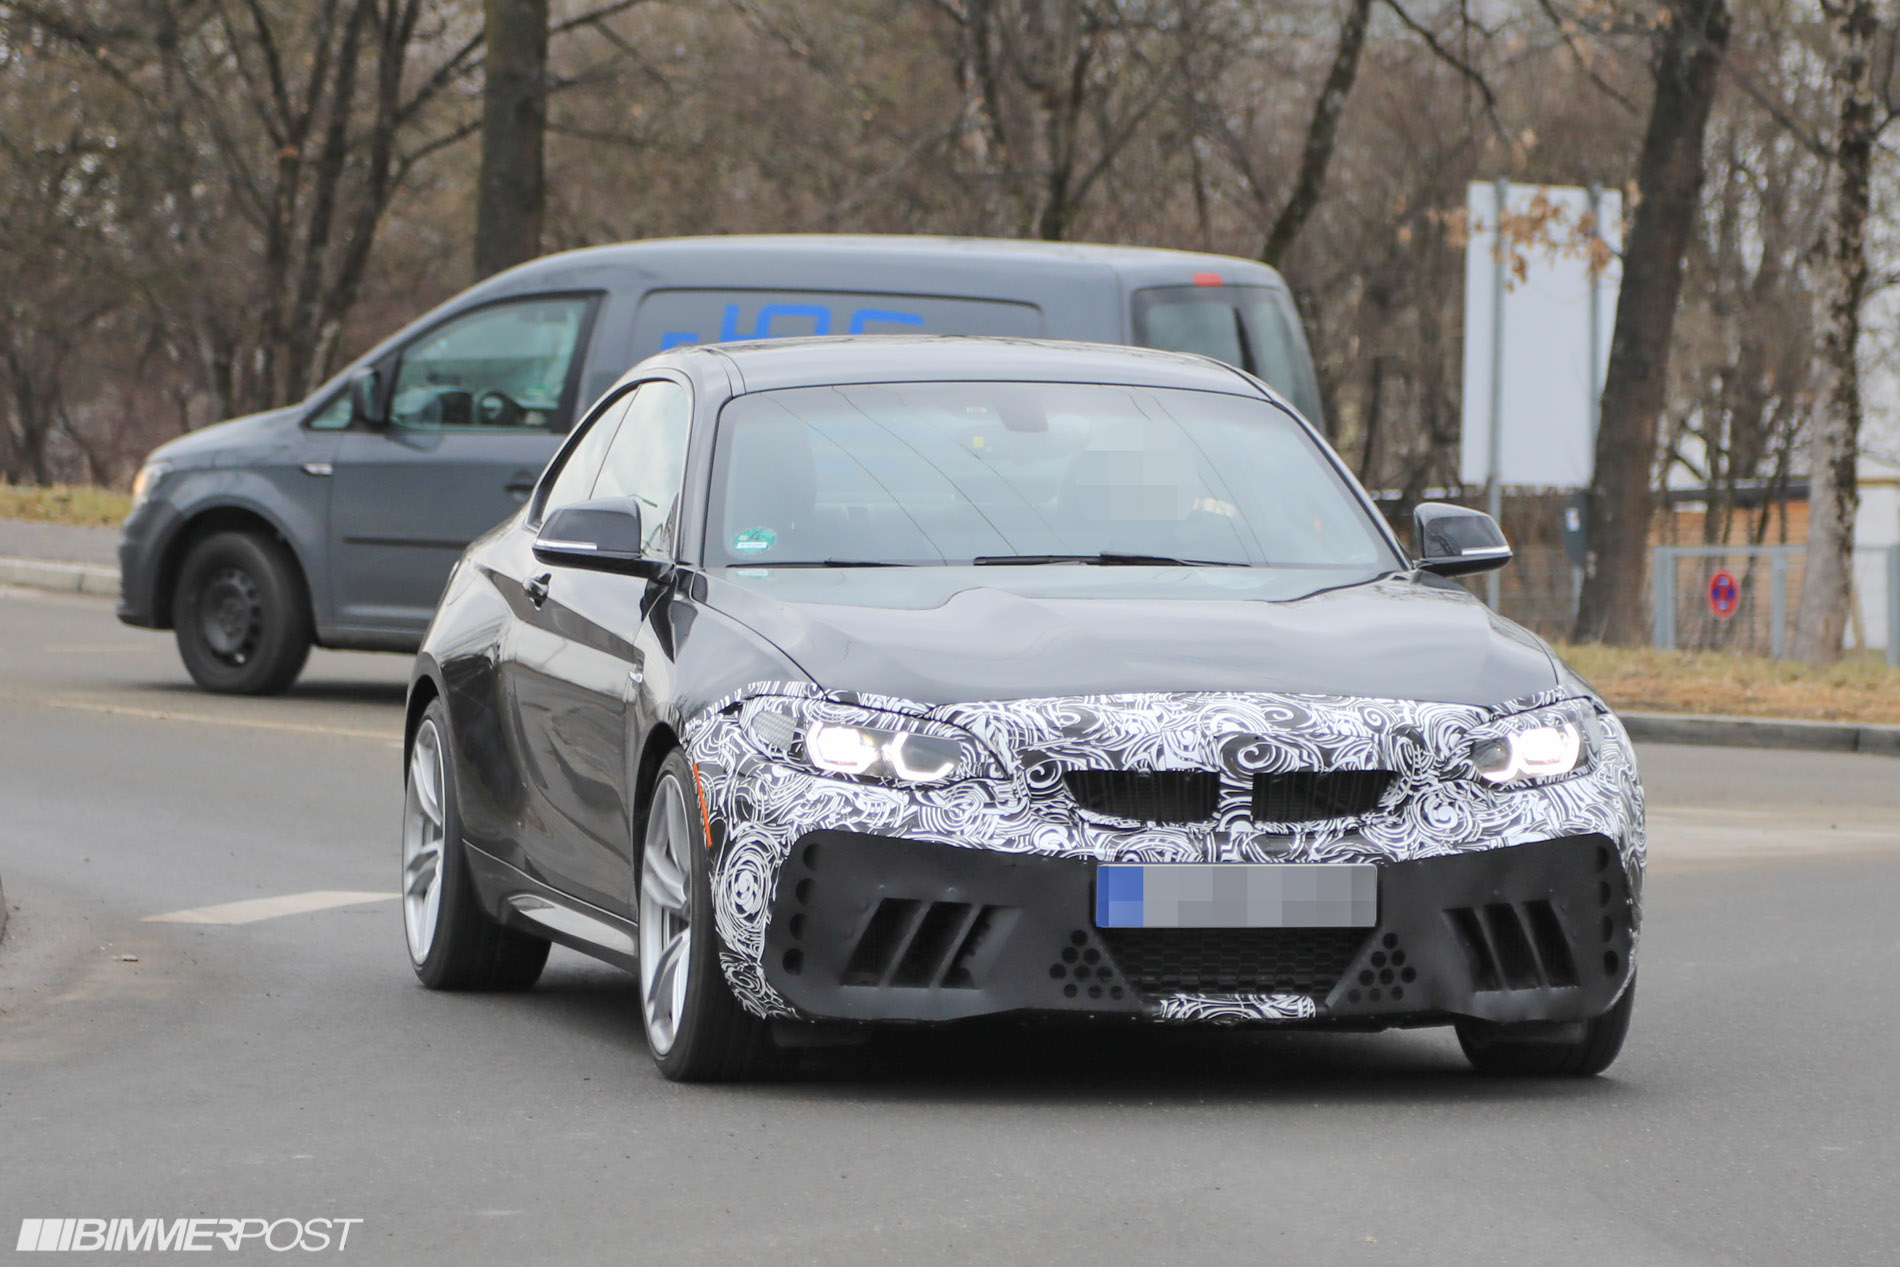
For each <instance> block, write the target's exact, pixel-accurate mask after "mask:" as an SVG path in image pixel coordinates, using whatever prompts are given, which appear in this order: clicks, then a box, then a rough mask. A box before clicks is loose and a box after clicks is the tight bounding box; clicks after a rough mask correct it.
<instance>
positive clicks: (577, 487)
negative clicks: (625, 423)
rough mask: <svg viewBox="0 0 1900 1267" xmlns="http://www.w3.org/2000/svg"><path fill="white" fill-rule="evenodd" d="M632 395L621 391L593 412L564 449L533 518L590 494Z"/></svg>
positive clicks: (578, 500)
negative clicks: (565, 452)
mask: <svg viewBox="0 0 1900 1267" xmlns="http://www.w3.org/2000/svg"><path fill="white" fill-rule="evenodd" d="M633 397H634V393H633V392H622V393H621V394H620V395H619V396H616V397H615V398H614V399H613V401H611V402H610V403H609V404H608V405H607V407H606V408H605V409H603V410H601V411H600V413H598V414H596V415H595V416H594V420H593V421H592V422H591V423H587V424H585V426H586V427H587V430H586V431H584V432H582V433H581V437H580V439H579V440H576V441H575V442H574V447H573V448H571V449H569V450H568V451H567V460H566V461H564V462H562V463H561V469H560V470H558V471H556V472H555V473H554V482H553V483H551V484H549V485H548V491H547V494H546V496H544V497H543V498H542V499H541V508H540V511H539V513H538V514H537V515H536V518H541V517H543V516H545V515H546V514H547V513H548V512H549V511H550V510H557V509H559V508H560V507H562V506H572V505H573V504H574V503H575V502H584V501H586V500H587V499H588V497H589V496H590V495H591V494H590V491H589V490H591V489H592V488H593V487H594V477H595V476H597V475H599V474H600V459H601V456H602V455H603V454H605V453H606V452H607V446H608V444H610V443H611V442H612V441H613V438H614V432H615V431H617V430H618V429H619V427H620V420H621V419H622V418H625V417H626V416H627V407H628V406H630V405H631V404H633Z"/></svg>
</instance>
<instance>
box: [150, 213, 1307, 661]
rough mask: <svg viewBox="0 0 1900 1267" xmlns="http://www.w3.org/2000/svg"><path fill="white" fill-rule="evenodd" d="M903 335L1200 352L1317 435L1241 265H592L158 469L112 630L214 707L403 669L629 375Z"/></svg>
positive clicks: (468, 295)
mask: <svg viewBox="0 0 1900 1267" xmlns="http://www.w3.org/2000/svg"><path fill="white" fill-rule="evenodd" d="M907 332H908V333H917V334H978V335H1001V336H1027V337H1049V338H1063V339H1076V340H1083V341H1089V342H1100V343H1133V344H1140V345H1145V346H1148V347H1158V348H1167V349H1170V350H1174V351H1186V352H1200V353H1204V354H1206V355H1209V356H1213V357H1216V358H1218V359H1220V360H1223V361H1227V362H1229V363H1230V364H1233V365H1235V366H1237V367H1239V368H1240V369H1243V370H1246V371H1247V372H1249V373H1252V374H1254V375H1257V376H1258V377H1260V378H1262V379H1264V380H1265V381H1266V382H1267V383H1268V384H1269V385H1270V386H1272V387H1274V388H1275V389H1277V390H1278V392H1279V393H1280V394H1281V395H1282V396H1284V397H1285V398H1286V399H1287V400H1288V401H1290V402H1291V403H1292V404H1293V405H1294V406H1295V407H1296V408H1298V409H1299V410H1300V412H1302V413H1304V414H1305V415H1306V416H1307V417H1308V418H1310V419H1313V420H1314V421H1315V422H1318V420H1319V402H1318V399H1317V390H1316V386H1315V382H1314V377H1313V365H1312V357H1311V355H1310V354H1309V352H1308V350H1307V346H1306V340H1305V338H1304V336H1303V335H1302V333H1301V329H1300V323H1299V318H1298V316H1297V314H1296V313H1295V310H1294V307H1293V303H1292V299H1291V297H1290V296H1289V294H1288V292H1287V289H1286V285H1285V283H1284V282H1282V281H1281V279H1280V277H1279V275H1278V274H1277V273H1275V272H1274V271H1273V270H1272V269H1270V268H1268V267H1266V266H1265V265H1262V264H1258V263H1254V262H1253V261H1250V260H1242V259H1234V258H1230V257H1227V256H1218V255H1198V254H1191V253H1187V252H1182V251H1162V250H1147V249H1141V248H1133V247H1110V246H1078V245H1069V244H1063V243H1043V242H1015V241H998V240H983V239H955V238H925V237H829V236H779V237H717V238H677V239H670V240H659V241H649V242H633V243H625V244H622V245H618V246H602V247H593V248H589V249H586V250H580V251H569V252H566V253H565V254H561V255H553V256H549V257H547V258H545V259H539V260H535V261H533V262H531V263H528V264H523V265H521V266H520V267H518V268H514V269H510V270H509V271H508V272H505V273H501V274H499V275H497V276H495V277H492V278H489V279H488V280H487V281H485V282H482V283H481V284H479V285H477V286H474V287H471V288H470V289H468V290H466V291H464V292H462V293H461V294H459V295H457V296H456V297H455V298H453V299H451V300H449V301H448V302H447V303H445V304H443V305H441V306H440V307H438V308H436V309H435V310H434V311H432V312H430V313H428V314H426V315H425V316H423V317H421V318H420V319H419V320H417V321H415V322H412V323H411V324H410V325H408V326H406V327H405V328H404V329H403V330H402V331H401V332H399V333H398V334H396V335H395V336H393V337H392V338H390V339H387V340H385V341H384V342H383V343H381V344H379V345H378V346H377V347H375V348H374V349H372V350H371V351H370V352H369V353H367V354H366V355H364V356H363V357H362V358H360V359H359V360H358V361H356V362H355V363H354V364H352V365H351V366H350V367H349V368H347V369H345V370H344V371H343V372H342V373H341V374H339V375H337V376H336V377H335V378H334V379H332V380H330V382H328V383H326V384H325V385H324V386H323V387H322V388H321V389H319V390H318V391H317V392H316V393H314V394H313V395H312V396H311V397H310V398H309V399H308V400H306V401H304V402H303V403H301V404H298V405H293V406H290V407H288V408H285V409H277V410H272V411H270V412H268V413H262V414H254V415H252V416H250V417H248V418H240V419H237V420H235V421H232V422H227V423H223V424H221V425H219V426H216V427H208V428H206V429H204V430H202V431H197V432H193V433H192V434H190V435H187V436H183V437H181V438H179V439H177V440H173V441H172V442H170V443H169V444H166V445H163V446H161V447H160V448H159V449H157V450H156V451H154V452H153V453H152V455H151V456H150V457H149V458H148V459H147V460H146V464H145V466H144V467H143V468H142V469H141V470H140V472H139V475H138V478H137V480H136V481H135V483H134V506H133V510H132V513H131V515H130V516H129V517H128V518H127V519H126V521H125V527H124V531H123V536H122V538H121V540H120V544H119V562H120V571H121V597H120V600H119V619H120V620H122V621H124V622H126V623H127V624H132V625H143V626H146V627H149V628H153V629H174V630H176V636H177V640H178V649H179V654H180V655H181V656H182V657H183V659H184V662H185V666H186V668H187V669H188V670H189V671H190V672H191V676H192V677H193V679H195V680H196V681H197V683H198V684H199V685H200V686H202V687H204V688H205V689H207V690H213V691H230V692H241V693H251V694H263V693H268V692H273V691H281V690H283V689H284V688H285V687H287V686H289V685H290V683H291V682H292V681H294V680H295V679H296V676H297V673H298V671H299V670H301V669H302V667H303V663H304V660H305V658H306V657H307V656H308V654H309V650H310V647H311V645H312V644H313V643H314V644H316V645H318V646H324V647H338V648H353V649H366V650H389V651H413V650H414V649H415V648H416V646H417V645H418V644H419V643H420V642H421V640H422V635H423V632H424V631H425V630H426V629H427V627H428V624H429V618H430V615H431V614H432V613H433V612H434V610H435V605H436V600H437V598H438V597H439V596H440V595H441V592H442V586H443V583H444V582H445V581H446V579H447V577H448V575H449V569H450V567H451V566H452V565H453V564H454V563H455V560H456V559H457V558H458V557H459V556H460V555H461V553H462V551H463V549H464V548H465V547H466V546H467V545H468V544H469V542H471V541H472V540H474V539H475V538H476V537H478V536H480V535H481V534H482V533H483V532H485V531H487V530H488V529H489V528H492V527H494V526H495V525H496V524H497V523H499V522H501V521H502V520H504V519H506V518H508V517H509V516H510V515H511V514H513V513H514V511H515V510H516V509H518V508H519V507H520V506H521V504H522V503H523V502H524V501H525V500H526V499H527V497H528V494H529V493H530V492H531V491H532V490H533V488H534V484H535V480H536V479H537V477H539V475H540V473H541V469H542V467H544V466H545V465H546V464H547V462H548V459H549V458H551V457H552V456H553V455H554V451H555V449H556V448H557V447H559V445H560V442H561V437H562V436H563V435H565V434H566V432H567V431H568V429H569V427H570V426H571V424H572V423H573V421H574V418H575V416H576V410H577V409H578V408H580V407H581V406H583V405H585V404H586V403H587V402H590V401H593V400H595V399H596V398H598V397H599V396H600V395H601V393H602V392H604V391H605V390H606V389H607V388H608V387H609V386H610V385H611V384H612V383H613V382H614V381H615V380H616V379H617V378H619V377H620V375H621V374H623V373H625V371H626V369H627V367H628V366H630V365H632V364H634V363H635V362H638V361H640V360H642V359H644V358H646V357H648V356H651V355H652V354H654V353H655V352H660V351H663V350H665V349H667V348H671V347H677V346H679V345H681V344H688V343H715V342H730V341H734V340H747V339H761V338H776V337H780V336H784V335H824V334H832V335H848V334H902V333H907Z"/></svg>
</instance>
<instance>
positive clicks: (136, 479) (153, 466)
mask: <svg viewBox="0 0 1900 1267" xmlns="http://www.w3.org/2000/svg"><path fill="white" fill-rule="evenodd" d="M171 470H172V464H171V463H170V462H167V461H165V460H164V459H163V458H160V459H158V460H157V461H155V462H147V463H146V464H145V465H144V466H141V467H140V468H139V473H138V474H137V475H134V476H133V477H132V506H133V508H134V509H137V508H138V507H140V506H142V505H144V504H145V499H146V498H147V497H150V496H151V495H152V490H153V489H154V488H156V487H158V482H159V481H160V480H162V479H164V478H165V477H166V476H167V475H170V474H171Z"/></svg>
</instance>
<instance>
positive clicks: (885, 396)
mask: <svg viewBox="0 0 1900 1267" xmlns="http://www.w3.org/2000/svg"><path fill="white" fill-rule="evenodd" d="M709 511H710V515H709V518H708V521H707V522H708V526H709V532H708V540H707V548H706V556H707V562H708V563H709V564H711V565H713V566H719V565H722V564H725V565H742V566H743V565H750V566H772V567H785V566H799V565H802V566H808V567H811V566H824V565H827V564H831V565H844V564H913V565H941V564H971V563H1011V562H1017V563H1062V562H1083V563H1089V562H1093V563H1118V562H1128V563H1139V562H1152V561H1156V560H1161V561H1182V562H1190V563H1209V564H1230V565H1238V566H1256V567H1293V568H1337V569H1352V570H1357V571H1366V570H1368V569H1383V568H1388V567H1393V566H1398V562H1397V560H1396V559H1395V558H1394V557H1393V556H1392V554H1391V552H1390V550H1389V548H1388V547H1387V545H1386V543H1385V539H1384V538H1383V537H1381V536H1380V534H1379V532H1378V530H1377V528H1376V527H1375V526H1374V525H1373V522H1372V519H1371V516H1370V514H1369V513H1368V512H1367V511H1366V510H1365V509H1364V508H1363V507H1362V505H1361V504H1360V502H1359V501H1358V499H1357V498H1356V497H1355V496H1354V495H1353V493H1352V491H1351V489H1350V487H1349V485H1348V484H1347V483H1346V481H1345V479H1344V478H1343V477H1342V476H1341V475H1340V474H1339V472H1338V471H1337V469H1336V468H1335V467H1334V466H1333V464H1332V463H1331V462H1329V461H1328V460H1327V458H1326V456H1325V455H1324V453H1323V452H1322V451H1321V449H1320V447H1319V446H1318V444H1317V443H1316V442H1315V441H1314V440H1313V439H1312V437H1311V436H1310V435H1308V433H1307V432H1306V431H1305V430H1304V429H1303V428H1302V427H1301V426H1300V425H1299V424H1298V423H1297V422H1295V421H1294V420H1293V419H1292V418H1290V417H1288V416H1287V415H1286V413H1285V412H1283V411H1282V410H1280V409H1279V408H1277V407H1276V406H1274V405H1272V404H1269V403H1268V402H1267V401H1264V400H1259V399H1249V398H1246V397H1240V396H1228V395H1221V394H1216V393H1212V392H1198V391H1180V390H1170V389H1161V388H1148V387H1111V386H1100V385H1095V384H1072V383H901V384H877V385H859V386H847V387H802V388H793V389H788V390H784V391H771V392H760V393H757V394H754V395H748V396H741V397H738V398H737V399H735V400H733V401H732V402H730V403H729V404H727V405H726V407H725V409H724V410H723V412H722V413H721V414H720V418H719V433H718V439H717V445H716V454H715V459H714V472H713V487H712V500H711V505H710V507H709Z"/></svg>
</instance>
